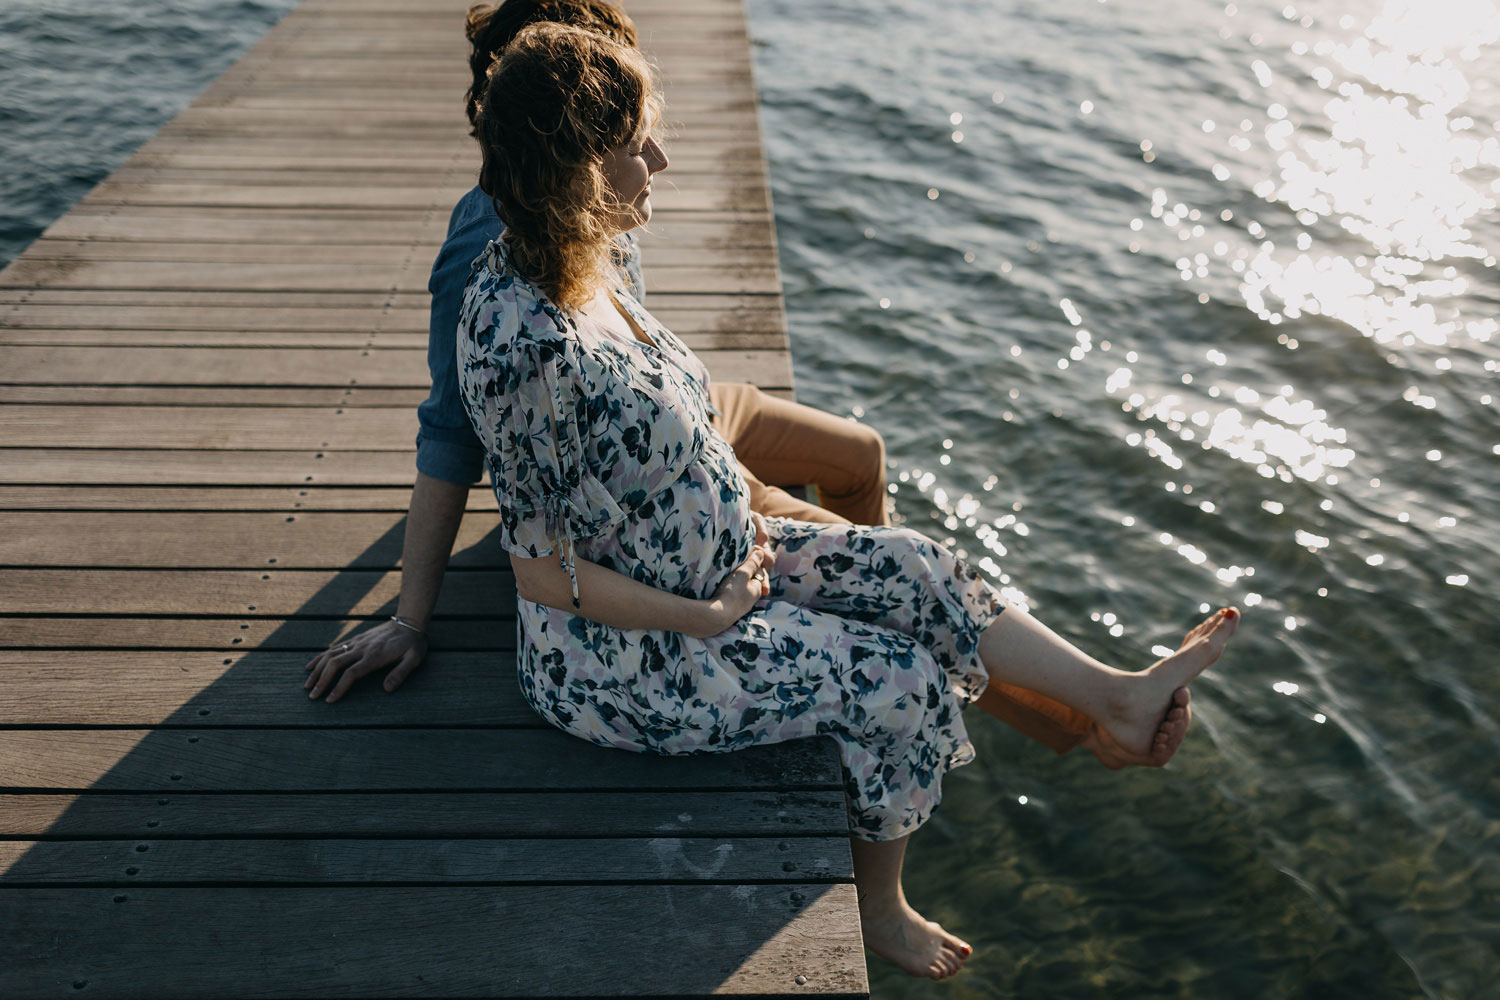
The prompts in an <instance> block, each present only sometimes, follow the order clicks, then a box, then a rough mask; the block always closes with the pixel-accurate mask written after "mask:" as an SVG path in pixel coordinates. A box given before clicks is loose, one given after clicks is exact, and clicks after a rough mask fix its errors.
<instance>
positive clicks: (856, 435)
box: [710, 383, 889, 525]
mask: <svg viewBox="0 0 1500 1000" xmlns="http://www.w3.org/2000/svg"><path fill="white" fill-rule="evenodd" d="M710 395H711V397H712V399H713V403H714V405H715V406H716V407H718V409H719V414H720V415H719V417H718V418H717V419H716V420H715V425H716V426H717V427H718V429H719V433H720V434H723V435H724V438H725V439H726V440H727V441H728V442H729V443H730V445H732V446H733V448H734V453H735V455H736V456H737V457H738V458H739V460H740V464H741V465H743V466H745V467H746V468H747V469H749V470H750V472H751V473H753V475H754V477H755V480H756V481H755V482H752V483H750V489H751V502H752V504H754V502H755V500H756V492H757V485H759V487H760V488H761V489H762V490H764V491H766V492H765V493H764V497H765V498H766V499H767V500H768V501H769V502H771V503H772V504H773V505H777V506H780V505H782V504H784V502H785V501H784V500H783V499H782V498H783V497H784V498H785V499H786V500H790V501H794V502H796V503H800V501H795V498H793V497H789V496H787V495H786V494H785V493H781V491H780V490H776V493H780V494H781V495H780V496H776V494H775V493H771V492H770V491H771V490H774V489H775V488H776V487H781V486H801V485H804V484H811V485H812V486H813V487H814V488H815V489H816V490H817V491H818V499H819V501H820V502H821V503H822V505H823V506H824V507H825V508H826V509H828V510H829V511H832V512H833V513H834V514H836V515H838V521H841V522H843V521H852V522H854V523H855V524H877V525H878V524H887V523H889V522H888V520H887V518H886V512H885V498H886V490H885V442H884V441H882V440H881V437H880V434H879V433H878V432H876V431H875V430H873V429H872V428H869V427H866V426H865V425H864V424H859V423H855V422H854V421H852V420H846V419H844V418H842V417H835V416H834V415H833V414H831V413H824V412H823V411H821V410H816V409H814V408H812V407H811V406H803V405H801V404H800V403H792V402H788V401H787V400H784V399H777V398H776V397H775V396H771V395H767V394H766V393H763V392H761V391H760V390H759V389H757V388H756V387H755V386H753V385H737V384H721V383H715V384H714V385H713V386H712V387H711V389H710ZM757 509H760V508H757ZM762 513H768V514H770V513H774V515H775V516H778V517H790V518H792V519H794V520H814V521H822V522H828V521H830V520H832V519H830V518H827V517H812V518H808V517H803V516H799V515H797V514H794V513H786V512H783V511H782V510H776V511H774V512H773V511H770V510H763V511H762Z"/></svg>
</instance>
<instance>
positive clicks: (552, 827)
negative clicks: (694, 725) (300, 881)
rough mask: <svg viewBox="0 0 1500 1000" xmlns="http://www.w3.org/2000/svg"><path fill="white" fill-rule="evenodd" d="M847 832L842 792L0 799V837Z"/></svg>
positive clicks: (825, 834)
mask: <svg viewBox="0 0 1500 1000" xmlns="http://www.w3.org/2000/svg"><path fill="white" fill-rule="evenodd" d="M848 830H849V818H848V813H847V811H846V807H845V804H844V793H843V792H842V791H804V792H789V791H780V790H773V791H757V792H741V791H734V790H715V791H709V792H671V791H663V792H639V791H616V792H610V791H603V792H567V791H536V792H374V793H361V792H341V793H337V794H325V795H317V796H308V795H277V794H261V795H236V794H233V793H229V794H217V793H216V794H201V793H181V792H173V793H171V794H170V795H154V794H147V793H137V794H130V793H125V794H116V793H112V794H108V795H95V794H91V793H85V794H82V795H69V794H62V793H50V794H30V795H26V794H21V795H14V794H11V795H7V794H0V837H24V838H33V837H104V838H118V837H152V838H155V839H157V840H160V839H164V838H224V837H229V838H235V839H241V838H245V837H329V836H339V837H404V838H423V837H576V836H579V835H580V832H586V833H587V834H588V835H589V836H591V837H661V836H683V837H711V836H719V837H755V836H760V837H765V836H776V835H778V834H779V835H782V836H785V837H788V838H791V837H808V836H821V837H846V836H847V835H848ZM3 885H4V879H3V876H0V886H3Z"/></svg>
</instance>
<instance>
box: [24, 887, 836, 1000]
mask: <svg viewBox="0 0 1500 1000" xmlns="http://www.w3.org/2000/svg"><path fill="white" fill-rule="evenodd" d="M0 893H3V898H4V900H5V903H4V905H0V949H3V952H0V994H4V995H7V996H14V997H32V996H39V995H43V994H44V993H45V995H49V996H50V995H54V994H55V993H62V992H63V991H66V990H68V989H69V987H70V986H73V987H75V988H77V989H85V988H86V989H87V991H88V993H89V995H91V996H96V997H105V998H109V997H138V996H140V987H141V984H142V983H150V984H151V985H152V992H153V993H154V994H156V995H158V996H193V997H223V996H237V995H242V994H244V992H245V991H246V987H247V984H252V983H253V984H254V985H253V989H254V992H255V993H257V994H259V995H262V996H281V997H320V996H329V995H344V996H363V997H411V996H425V997H460V996H527V997H535V996H586V995H599V994H609V995H627V996H646V995H649V996H659V997H665V996H673V997H677V996H694V995H704V994H709V993H725V994H757V995H762V996H764V995H768V994H770V995H775V996H803V995H807V996H812V995H829V994H832V995H851V994H853V995H861V994H863V993H864V992H865V990H866V984H865V978H864V975H863V954H862V942H861V939H860V934H859V920H858V903H857V900H856V898H855V892H854V887H853V886H852V885H845V884H835V885H828V884H821V885H820V884H804V885H755V886H743V885H742V886H720V885H637V886H557V885H547V886H494V887H477V888H471V887H463V888H456V887H435V888H420V889H417V888H357V887H339V888H316V889H314V888H292V887H280V888H242V889H236V890H232V891H226V890H222V889H150V888H147V889H131V890H128V891H125V892H121V891H120V890H117V889H112V888H97V889H96V888H51V889H11V890H6V889H0ZM120 897H123V898H121V899H120V901H119V902H117V901H116V899H117V898H120ZM559 913H565V914H567V915H568V919H567V920H563V921H559V920H558V919H557V915H558V914H559ZM643 914H653V915H660V916H658V917H654V918H653V919H642V915H643ZM393 915H399V916H398V918H393ZM333 928H336V929H337V937H336V938H334V937H332V936H331V929H333ZM605 941H607V942H608V951H609V953H610V954H612V955H615V956H618V957H617V958H615V959H612V960H608V961H559V956H569V955H573V956H583V955H588V956H596V955H598V954H599V953H600V942H605ZM499 943H503V958H501V959H500V960H498V961H497V955H496V947H497V944H499ZM626 956H628V959H627V958H626ZM164 959H165V960H164ZM76 984H83V985H82V986H77V985H76Z"/></svg>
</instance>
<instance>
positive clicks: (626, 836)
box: [0, 0, 868, 1000]
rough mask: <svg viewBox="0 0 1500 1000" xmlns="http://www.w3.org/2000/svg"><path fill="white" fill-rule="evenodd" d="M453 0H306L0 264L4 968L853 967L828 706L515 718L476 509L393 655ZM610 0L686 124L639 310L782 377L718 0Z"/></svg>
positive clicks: (351, 980)
mask: <svg viewBox="0 0 1500 1000" xmlns="http://www.w3.org/2000/svg"><path fill="white" fill-rule="evenodd" d="M465 6H466V3H465V2H464V0H306V2H304V3H303V4H302V6H301V7H299V8H298V9H296V10H295V11H293V12H292V13H290V14H288V15H287V16H286V17H285V18H284V19H283V20H282V21H281V23H279V24H278V25H277V26H276V27H275V28H274V29H272V31H271V32H270V33H269V34H268V35H267V36H266V37H265V38H264V39H263V40H262V41H261V42H260V43H259V44H258V45H257V46H255V48H254V49H252V50H251V51H250V52H249V53H248V54H247V55H246V56H245V57H244V58H243V59H241V60H240V61H239V62H238V63H237V64H236V65H235V66H233V67H232V68H231V69H230V70H229V71H228V72H226V73H225V74H224V76H223V77H221V78H220V79H219V80H217V81H216V82H215V83H214V84H212V85H211V86H210V87H209V88H208V89H207V90H206V91H205V92H204V93H203V94H202V95H201V96H200V97H199V98H198V100H196V101H195V102H194V103H193V104H192V105H191V106H190V107H188V108H187V109H186V110H184V111H183V112H182V113H181V114H180V115H178V116H177V117H176V118H175V119H174V120H173V121H172V122H171V123H169V124H168V125H167V126H166V127H164V128H163V129H162V131H161V132H160V134H159V135H157V136H156V138H154V139H153V140H152V141H151V142H149V143H147V144H146V145H145V146H144V147H142V148H141V149H140V150H139V151H138V152H137V153H136V155H135V156H133V157H132V158H131V159H130V160H129V161H128V162H127V163H125V164H124V165H123V166H122V167H120V168H119V169H118V170H117V171H115V173H114V174H113V175H111V176H110V177H109V178H108V179H107V180H105V181H104V182H103V183H102V184H100V185H99V186H98V188H96V189H95V190H94V191H93V192H92V193H91V194H90V195H89V196H88V197H86V198H85V199H84V200H83V201H82V202H80V203H79V204H78V205H77V206H75V207H74V209H73V210H72V211H71V212H69V213H68V214H67V215H66V216H64V217H63V218H62V219H60V220H58V221H57V222H56V223H55V224H54V225H53V226H52V227H51V228H50V229H48V230H47V232H46V233H45V234H44V235H43V236H42V237H41V238H40V239H39V240H38V241H37V242H36V243H35V244H34V245H32V246H31V247H30V248H29V249H28V250H27V251H26V252H25V253H24V254H23V255H22V256H21V257H20V258H19V259H17V260H16V261H15V262H13V263H12V264H11V265H10V266H9V267H8V268H6V269H5V270H4V271H3V272H0V567H3V568H0V997H4V998H6V1000H25V998H34V997H62V996H68V997H89V996H97V997H142V996H149V997H152V998H173V997H205V998H208V997H211V998H215V1000H218V998H227V997H236V996H256V997H333V996H338V997H490V996H504V997H564V996H569V997H582V996H643V995H651V996H696V995H707V994H730V995H755V996H845V997H856V996H867V995H868V985H867V981H866V977H865V968H864V954H863V950H862V947H861V939H860V929H859V919H858V910H857V906H856V900H855V893H854V886H853V884H852V881H853V880H852V874H851V867H850V859H849V849H848V842H847V839H846V837H847V834H846V819H845V812H844V803H843V793H842V778H841V772H840V765H839V760H838V755H837V752H836V750H835V747H834V745H833V744H832V742H831V741H829V740H816V741H804V742H801V743H798V744H787V745H782V746H775V747H760V748H752V749H749V750H744V751H740V752H736V753H734V754H730V755H716V756H700V757H692V758H658V757H648V756H637V755H632V754H627V753H620V752H616V751H608V750H603V749H599V748H596V747H593V746H591V745H589V744H587V743H584V742H582V741H580V740H576V739H573V738H571V737H569V736H566V735H564V734H562V733H559V732H556V731H554V730H552V729H550V728H548V727H546V726H545V725H544V724H543V723H542V722H541V721H540V720H539V719H537V718H536V717H535V716H534V715H533V714H532V713H531V712H530V710H529V709H528V708H527V707H526V706H525V704H524V703H523V702H522V701H521V698H520V695H519V692H518V690H517V687H516V683H515V679H514V676H515V674H514V654H513V650H514V642H515V621H514V586H513V583H512V580H511V577H510V575H509V572H508V569H507V563H506V559H505V556H504V554H503V553H502V552H501V551H500V550H499V548H498V546H497V545H496V544H495V542H494V540H493V539H492V538H491V537H489V536H490V531H491V529H492V527H493V525H494V517H493V511H494V500H493V498H492V497H490V496H489V495H488V493H487V491H486V490H484V489H476V490H474V491H473V492H472V494H471V500H470V506H471V511H472V513H471V514H470V515H469V517H468V518H467V519H466V521H465V524H464V528H463V531H462V533H461V535H460V537H459V541H458V545H457V550H456V554H455V557H454V560H453V564H452V565H453V568H452V571H451V572H450V574H449V576H448V579H447V582H446V584H445V586H444V590H443V595H442V599H441V601H440V603H439V606H438V610H437V616H436V619H435V622H434V626H433V632H434V646H435V647H436V648H435V650H434V652H432V653H431V655H430V656H429V659H428V662H427V664H426V665H424V666H423V667H422V668H421V669H420V670H419V671H418V672H417V673H416V674H414V675H413V676H412V678H411V679H410V680H409V681H408V682H407V683H406V684H405V685H404V686H403V687H402V688H401V689H400V691H398V692H397V693H395V694H390V695H387V694H385V693H384V692H383V691H381V689H380V687H379V684H378V683H376V682H375V680H374V679H366V680H365V681H364V683H363V684H362V685H360V686H359V687H357V688H356V690H355V691H354V692H353V693H352V694H351V695H350V696H349V697H347V698H346V699H344V700H343V701H342V702H341V703H339V704H336V705H332V706H330V705H327V704H324V703H322V702H310V701H308V699H307V698H306V697H305V695H304V693H303V691H302V685H301V682H302V679H303V677H304V676H305V675H304V673H303V670H302V665H303V664H304V663H305V662H306V661H307V659H308V658H309V657H310V656H311V655H312V653H313V652H314V651H316V650H318V649H320V648H323V647H325V646H326V645H328V644H330V643H331V642H333V641H334V640H335V639H336V638H338V637H339V636H342V635H344V634H346V633H348V632H349V631H351V630H353V629H355V628H358V627H360V626H361V624H362V623H364V622H367V621H371V620H379V619H380V618H382V617H383V616H385V615H388V614H390V613H391V611H392V610H393V609H394V606H395V600H396V593H397V589H398V586H399V573H398V571H397V567H398V562H399V557H400V551H401V538H402V532H403V520H404V516H405V508H406V503H407V500H408V497H409V491H410V485H411V482H412V478H413V476H414V466H413V438H414V436H415V432H416V420H415V414H414V408H415V406H416V404H417V403H418V402H419V401H420V400H421V399H422V398H424V396H425V394H426V385H427V371H426V365H425V348H426V340H427V307H428V303H427V292H426V283H427V275H428V269H429V267H430V264H431V261H432V258H433V256H434V254H435V253H436V250H437V247H438V245H439V244H440V242H441V241H442V238H443V233H444V227H445V225H446V222H447V217H448V212H449V209H450V208H451V206H452V204H453V203H454V201H455V200H456V199H457V198H458V197H459V195H461V194H462V193H463V192H464V191H465V190H467V188H468V187H469V186H470V185H471V184H472V183H473V179H474V176H475V173H476V167H477V150H476V148H475V146H474V144H473V141H472V140H471V139H469V138H468V136H467V134H466V122H465V121H464V119H463V115H462V94H463V91H464V88H465V86H466V83H467V72H466V65H465V43H464V40H463V36H462V20H461V17H462V12H463V9H464V8H465ZM628 8H629V10H630V12H631V13H632V15H633V16H634V17H635V18H636V19H637V21H638V23H639V25H640V27H641V29H642V32H643V42H644V46H643V47H644V48H645V49H646V50H647V52H648V54H649V55H651V56H652V57H653V58H654V59H655V60H656V61H657V62H658V63H659V65H660V66H661V68H662V70H663V74H664V79H665V82H666V90H667V96H668V101H669V114H670V117H671V118H672V119H673V120H675V121H676V122H677V123H678V128H679V132H680V136H679V138H678V139H677V140H676V141H675V142H674V143H673V145H672V147H671V153H672V162H673V166H672V169H671V171H670V172H669V173H668V174H667V175H665V176H664V178H663V180H664V181H668V182H666V183H663V182H662V181H659V182H658V183H657V186H656V193H655V195H654V196H653V202H654V203H655V205H656V207H657V214H656V219H655V220H654V223H653V229H654V230H655V231H656V234H657V235H655V236H653V237H651V238H649V239H648V240H647V241H646V249H645V262H646V278H647V283H648V287H649V304H650V306H651V308H652V310H653V311H654V312H655V313H656V314H657V315H658V316H660V317H661V318H663V319H664V321H665V322H666V323H667V324H668V325H669V326H671V327H673V328H674V329H675V330H677V331H678V332H679V333H680V334H682V335H683V336H684V337H685V339H686V340H687V341H688V342H689V343H690V344H691V345H692V346H693V347H694V348H695V349H696V350H698V351H699V352H700V353H701V354H702V355H703V357H704V358H705V359H706V360H708V361H709V363H710V366H711V367H712V368H713V369H714V370H715V373H716V374H717V375H719V376H720V377H732V378H734V379H736V380H746V379H749V380H753V381H756V382H758V383H759V384H761V385H762V386H763V387H768V388H773V389H778V390H782V391H786V392H789V391H790V389H791V365H790V360H789V354H788V349H787V338H786V328H785V318H784V314H783V309H782V303H781V296H780V280H779V275H778V272H777V266H776V255H775V236H774V227H773V224H772V218H771V214H770V203H769V195H768V186H767V177H766V171H765V165H764V156H763V152H762V147H761V141H760V133H759V126H758V116H757V107H756V97H755V91H754V84H753V80H752V75H751V61H750V50H749V39H748V35H747V32H746V28H745V17H744V12H743V10H742V7H741V3H740V0H694V2H693V3H691V4H679V3H674V2H673V0H640V2H634V3H630V4H629V5H628Z"/></svg>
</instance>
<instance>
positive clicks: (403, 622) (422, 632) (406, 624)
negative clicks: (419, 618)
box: [391, 615, 427, 635]
mask: <svg viewBox="0 0 1500 1000" xmlns="http://www.w3.org/2000/svg"><path fill="white" fill-rule="evenodd" d="M391 621H393V622H395V623H396V624H397V625H400V626H401V627H402V628H409V629H411V630H412V631H413V632H415V633H417V635H426V634H427V630H426V629H420V628H417V627H416V626H415V625H413V624H412V623H411V622H409V621H407V620H406V619H405V618H402V617H401V616H400V615H391Z"/></svg>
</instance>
